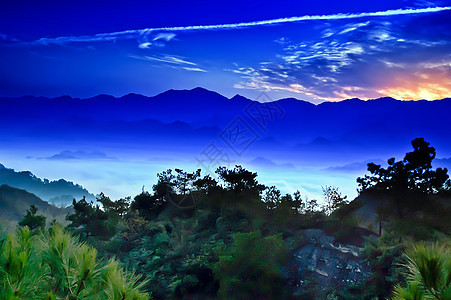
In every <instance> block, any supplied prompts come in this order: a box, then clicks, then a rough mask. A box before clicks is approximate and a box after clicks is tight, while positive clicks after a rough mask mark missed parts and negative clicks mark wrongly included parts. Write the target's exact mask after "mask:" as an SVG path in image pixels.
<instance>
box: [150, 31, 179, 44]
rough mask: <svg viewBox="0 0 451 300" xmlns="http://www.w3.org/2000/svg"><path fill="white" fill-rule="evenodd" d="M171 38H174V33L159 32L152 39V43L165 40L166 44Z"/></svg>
mask: <svg viewBox="0 0 451 300" xmlns="http://www.w3.org/2000/svg"><path fill="white" fill-rule="evenodd" d="M173 38H175V34H174V33H167V32H161V33H159V34H157V35H156V36H155V37H154V38H153V41H158V40H165V41H166V42H169V41H170V40H172V39H173Z"/></svg>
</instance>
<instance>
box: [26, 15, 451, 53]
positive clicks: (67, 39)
mask: <svg viewBox="0 0 451 300" xmlns="http://www.w3.org/2000/svg"><path fill="white" fill-rule="evenodd" d="M445 10H451V6H446V7H428V8H418V9H393V10H386V11H377V12H363V13H351V14H342V13H339V14H330V15H312V16H310V15H306V16H299V17H290V18H279V19H272V20H263V21H253V22H242V23H231V24H218V25H195V26H182V27H159V28H145V29H139V30H125V31H119V32H111V33H98V34H95V35H84V36H61V37H56V38H41V39H38V40H36V41H34V42H32V44H41V45H49V44H65V43H74V42H98V41H115V40H118V39H134V38H136V39H139V38H141V37H143V36H147V35H149V34H151V33H154V32H176V31H198V30H229V29H242V28H249V27H255V26H264V25H276V24H283V23H295V22H300V21H314V20H329V21H332V20H343V19H357V18H364V17H385V16H398V15H409V14H423V13H434V12H439V11H445ZM168 37H169V36H166V38H168ZM172 38H173V37H171V38H170V39H172Z"/></svg>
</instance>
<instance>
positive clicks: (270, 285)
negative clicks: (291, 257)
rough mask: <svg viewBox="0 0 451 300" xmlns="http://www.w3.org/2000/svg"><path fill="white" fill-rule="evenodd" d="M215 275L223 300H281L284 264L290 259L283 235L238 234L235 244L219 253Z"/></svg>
mask: <svg viewBox="0 0 451 300" xmlns="http://www.w3.org/2000/svg"><path fill="white" fill-rule="evenodd" d="M218 256H219V261H218V263H217V264H216V265H215V268H214V270H215V275H216V278H217V279H218V280H219V291H218V297H219V298H221V299H251V298H254V299H262V298H264V299H280V298H281V297H282V295H283V288H282V283H283V280H282V270H281V267H282V264H283V263H284V262H285V261H286V259H287V258H288V252H287V250H286V248H285V245H284V242H283V239H282V237H281V235H274V236H268V237H262V235H261V233H260V232H259V231H256V232H250V233H237V234H236V235H235V236H234V239H233V244H232V245H231V246H230V247H228V248H220V249H219V250H218Z"/></svg>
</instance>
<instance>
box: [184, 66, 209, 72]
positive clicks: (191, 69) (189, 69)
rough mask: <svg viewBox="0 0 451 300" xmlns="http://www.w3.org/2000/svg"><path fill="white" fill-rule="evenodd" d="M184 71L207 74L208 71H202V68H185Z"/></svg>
mask: <svg viewBox="0 0 451 300" xmlns="http://www.w3.org/2000/svg"><path fill="white" fill-rule="evenodd" d="M183 69H184V70H186V71H194V72H207V71H206V70H204V69H201V68H188V67H183Z"/></svg>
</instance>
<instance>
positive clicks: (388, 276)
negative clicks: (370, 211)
mask: <svg viewBox="0 0 451 300" xmlns="http://www.w3.org/2000/svg"><path fill="white" fill-rule="evenodd" d="M404 249H405V245H404V244H402V243H399V240H397V238H396V236H393V235H391V234H386V235H384V236H382V237H381V238H379V239H376V238H372V239H369V240H368V241H367V242H366V243H365V246H364V248H362V249H361V252H362V255H363V257H364V258H365V260H366V261H367V262H368V264H369V265H370V268H371V271H372V273H371V274H370V277H369V278H368V280H367V282H366V283H365V284H364V285H363V286H362V287H361V288H362V290H361V292H362V293H363V294H364V295H366V297H368V298H372V297H377V298H379V299H386V298H387V297H389V296H390V295H391V293H392V291H393V287H394V285H395V284H397V283H399V282H404V280H405V278H404V276H403V268H402V266H401V260H402V253H403V251H404Z"/></svg>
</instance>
